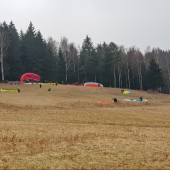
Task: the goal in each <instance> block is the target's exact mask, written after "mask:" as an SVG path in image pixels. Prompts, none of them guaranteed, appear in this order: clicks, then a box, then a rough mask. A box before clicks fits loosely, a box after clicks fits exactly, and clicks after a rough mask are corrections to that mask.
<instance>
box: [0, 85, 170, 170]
mask: <svg viewBox="0 0 170 170" xmlns="http://www.w3.org/2000/svg"><path fill="white" fill-rule="evenodd" d="M0 88H17V85H5V84H0ZM19 88H20V89H21V93H12V92H11V93H9V92H0V169H31V170H33V169H170V95H165V94H158V93H147V92H140V91H133V90H132V91H131V92H132V93H131V94H130V96H127V95H126V96H124V95H122V94H121V93H120V89H113V88H89V87H78V86H65V85H58V86H55V85H51V88H52V91H51V92H49V91H47V89H48V88H49V86H46V85H44V86H43V87H42V88H41V89H40V88H39V86H38V85H20V86H19ZM140 96H142V97H143V98H147V99H148V100H149V102H148V103H133V102H131V103H125V102H122V101H121V100H122V99H123V98H128V97H130V98H135V97H140ZM114 97H116V98H118V99H119V102H118V103H113V102H112V98H114ZM102 100H106V101H108V103H106V104H99V103H98V102H99V101H102Z"/></svg>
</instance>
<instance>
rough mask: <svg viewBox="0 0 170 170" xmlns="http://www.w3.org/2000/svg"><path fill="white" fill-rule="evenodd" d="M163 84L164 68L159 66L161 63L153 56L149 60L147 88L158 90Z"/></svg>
mask: <svg viewBox="0 0 170 170" xmlns="http://www.w3.org/2000/svg"><path fill="white" fill-rule="evenodd" d="M162 85H163V76H162V70H161V69H160V68H159V65H158V64H157V63H156V62H155V60H154V59H153V58H152V59H151V60H150V62H149V67H148V70H147V72H146V76H145V85H144V87H145V89H152V90H156V89H157V88H161V86H162Z"/></svg>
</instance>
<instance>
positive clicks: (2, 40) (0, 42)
mask: <svg viewBox="0 0 170 170" xmlns="http://www.w3.org/2000/svg"><path fill="white" fill-rule="evenodd" d="M8 45H9V41H8V39H7V35H6V33H5V32H4V31H1V32H0V62H1V74H2V82H4V80H5V76H4V56H5V52H6V50H7V48H8Z"/></svg>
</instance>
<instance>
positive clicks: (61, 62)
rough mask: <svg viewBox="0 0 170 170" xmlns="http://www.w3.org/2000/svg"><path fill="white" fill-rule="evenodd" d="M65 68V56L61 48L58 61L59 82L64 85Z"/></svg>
mask: <svg viewBox="0 0 170 170" xmlns="http://www.w3.org/2000/svg"><path fill="white" fill-rule="evenodd" d="M65 68H66V65H65V60H64V55H63V52H62V50H61V48H60V49H59V52H58V60H57V73H58V82H59V83H64V80H65V71H66V69H65Z"/></svg>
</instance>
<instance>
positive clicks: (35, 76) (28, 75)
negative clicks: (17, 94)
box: [20, 73, 40, 84]
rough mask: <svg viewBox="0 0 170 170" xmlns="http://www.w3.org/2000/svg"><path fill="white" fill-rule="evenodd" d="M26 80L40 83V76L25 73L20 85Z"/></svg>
mask: <svg viewBox="0 0 170 170" xmlns="http://www.w3.org/2000/svg"><path fill="white" fill-rule="evenodd" d="M24 80H35V81H40V76H39V75H38V74H35V73H25V74H23V75H22V76H21V78H20V83H21V84H22V83H23V81H24Z"/></svg>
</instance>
